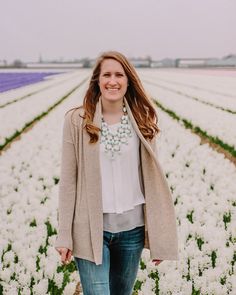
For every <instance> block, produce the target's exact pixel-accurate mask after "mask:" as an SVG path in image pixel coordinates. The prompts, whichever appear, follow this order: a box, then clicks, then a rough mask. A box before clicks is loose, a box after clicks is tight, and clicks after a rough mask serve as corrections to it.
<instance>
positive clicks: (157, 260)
mask: <svg viewBox="0 0 236 295" xmlns="http://www.w3.org/2000/svg"><path fill="white" fill-rule="evenodd" d="M162 261H163V260H159V259H153V260H152V262H154V263H155V265H158V264H160V263H161V262H162Z"/></svg>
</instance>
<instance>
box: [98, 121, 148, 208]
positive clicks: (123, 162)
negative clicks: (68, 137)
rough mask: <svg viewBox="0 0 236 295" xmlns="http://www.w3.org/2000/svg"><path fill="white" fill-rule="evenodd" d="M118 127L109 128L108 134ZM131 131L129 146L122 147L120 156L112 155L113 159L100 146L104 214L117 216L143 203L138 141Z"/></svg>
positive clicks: (111, 126)
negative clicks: (115, 214)
mask: <svg viewBox="0 0 236 295" xmlns="http://www.w3.org/2000/svg"><path fill="white" fill-rule="evenodd" d="M119 125H120V123H116V124H113V125H109V128H110V130H111V132H115V131H116V130H117V128H118V127H119ZM130 125H131V123H130ZM131 131H132V137H129V139H128V144H127V145H126V144H121V154H117V155H115V158H114V159H113V160H111V159H110V157H109V156H108V155H107V153H106V152H105V146H104V143H101V144H100V167H101V176H102V201H103V213H118V214H120V213H123V212H126V211H130V210H132V209H134V208H135V207H136V206H137V205H140V204H144V203H145V199H144V196H143V193H142V190H141V185H140V175H139V169H140V160H139V145H140V139H139V138H138V136H137V134H136V133H135V131H134V129H133V127H132V125H131ZM136 210H137V207H136ZM130 212H131V211H130Z"/></svg>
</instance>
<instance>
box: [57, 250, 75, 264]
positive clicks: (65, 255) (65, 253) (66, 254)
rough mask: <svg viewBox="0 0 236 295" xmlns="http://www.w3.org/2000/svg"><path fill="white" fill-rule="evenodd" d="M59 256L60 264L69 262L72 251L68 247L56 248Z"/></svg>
mask: <svg viewBox="0 0 236 295" xmlns="http://www.w3.org/2000/svg"><path fill="white" fill-rule="evenodd" d="M56 250H57V252H58V253H59V254H60V256H61V262H62V264H69V263H70V262H71V256H72V251H71V250H70V249H68V248H56Z"/></svg>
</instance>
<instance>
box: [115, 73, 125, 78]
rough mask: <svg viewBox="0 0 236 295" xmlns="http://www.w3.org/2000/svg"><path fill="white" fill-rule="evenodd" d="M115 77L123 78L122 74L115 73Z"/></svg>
mask: <svg viewBox="0 0 236 295" xmlns="http://www.w3.org/2000/svg"><path fill="white" fill-rule="evenodd" d="M116 76H117V77H123V76H124V75H123V74H122V73H117V74H116Z"/></svg>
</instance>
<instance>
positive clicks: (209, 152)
mask: <svg viewBox="0 0 236 295" xmlns="http://www.w3.org/2000/svg"><path fill="white" fill-rule="evenodd" d="M218 71H219V70H216V71H215V72H216V73H217V74H214V75H213V74H209V75H207V74H205V73H204V74H202V73H199V72H197V71H194V70H193V71H191V73H187V72H185V71H181V70H179V71H176V70H173V71H171V70H168V71H167V70H163V71H158V70H154V69H153V70H148V71H146V70H142V71H140V72H139V73H140V77H141V79H142V80H143V82H144V86H145V88H146V89H147V91H148V92H149V93H150V95H151V96H152V97H153V98H154V99H156V100H157V102H158V104H159V105H158V104H157V112H158V118H159V124H160V129H161V133H160V135H159V137H158V156H159V160H160V162H161V164H162V167H163V170H164V172H165V174H166V177H167V180H168V183H169V186H170V188H171V191H172V194H173V202H174V204H175V210H176V219H177V224H178V238H179V256H180V259H179V260H178V261H163V262H162V263H161V264H159V265H158V266H154V264H153V263H152V262H151V261H150V256H149V251H148V250H144V251H143V255H142V261H141V263H140V269H139V272H138V277H137V280H136V284H135V288H134V289H135V290H134V294H136V295H149V294H161V295H169V294H170V295H171V294H173V295H177V294H178V295H201V294H203V295H224V294H236V167H235V165H234V164H233V163H232V162H230V161H229V160H228V159H226V158H225V157H224V155H223V154H222V153H219V152H217V151H215V150H213V149H212V148H210V146H209V145H208V144H203V143H202V142H201V138H200V136H199V134H198V135H197V134H196V133H194V132H191V131H190V130H189V129H187V128H186V124H185V121H183V120H179V119H176V118H181V119H184V120H186V121H188V122H191V124H193V125H194V126H198V127H199V128H201V130H203V131H205V132H206V134H207V135H209V140H211V139H212V138H213V139H212V140H214V138H216V137H218V138H219V139H221V141H222V142H223V143H225V148H226V149H228V148H229V147H232V149H231V151H234V150H235V149H236V132H235V130H234V129H235V128H234V126H236V124H235V116H236V114H235V113H233V112H234V111H235V110H236V87H235V85H236V83H235V82H236V76H235V77H234V76H227V75H223V76H220V74H219V73H218ZM89 74H90V72H88V71H82V70H80V71H76V72H68V73H63V74H58V75H56V78H55V80H54V79H53V80H52V81H51V80H50V83H51V84H50V83H49V84H48V85H43V84H42V83H45V82H39V83H37V84H32V85H30V86H25V87H21V88H19V89H15V90H12V91H8V92H6V96H5V98H4V92H3V93H2V94H1V96H0V105H1V104H2V100H3V99H5V101H4V103H5V102H7V101H8V102H9V101H10V102H11V103H10V104H8V105H5V106H4V107H2V108H0V137H1V144H2V146H3V145H4V142H6V141H7V140H11V136H12V134H13V133H14V132H15V130H18V133H22V134H21V136H20V138H18V140H16V141H14V142H12V144H11V145H10V146H5V150H3V151H2V153H1V155H0V206H1V207H0V208H1V214H0V294H4V295H5V294H6V295H8V294H10V295H15V294H16V295H28V294H29V295H31V294H40V295H44V294H56V295H57V294H68V295H69V294H73V293H74V291H75V287H76V284H77V282H78V281H79V274H78V272H77V270H76V268H75V264H74V262H73V261H72V262H71V263H70V264H69V265H67V266H62V265H61V263H60V258H59V255H58V253H57V252H56V251H55V249H54V248H53V244H54V241H55V238H56V233H57V205H58V203H57V202H58V182H59V171H60V152H61V137H62V124H63V116H64V113H65V111H66V110H68V109H69V108H71V107H73V106H76V105H78V104H80V103H81V101H82V98H83V95H84V91H85V89H86V87H87V83H86V78H87V77H88V75H89ZM57 79H61V80H60V82H59V83H58V81H57ZM164 80H165V81H164ZM63 81H64V82H63ZM48 82H49V81H46V83H48ZM55 83H57V84H55ZM214 83H215V84H214ZM45 86H46V87H48V88H46V89H45ZM24 88H25V90H24ZM18 91H19V92H18ZM10 92H11V93H10ZM34 92H35V93H34ZM180 92H181V93H180ZM17 93H18V94H17ZM30 93H33V94H32V95H28V94H30ZM27 95H28V96H27ZM24 96H26V98H24V99H20V98H21V97H24ZM6 97H8V98H6ZM191 97H196V98H198V100H196V99H193V98H191ZM62 98H64V99H62ZM14 101H15V102H14ZM52 106H53V108H52ZM160 106H161V107H160ZM226 109H228V110H231V111H232V112H229V111H227V110H226ZM167 110H168V111H167ZM170 111H172V113H171V114H172V116H171V115H170ZM44 112H45V113H46V114H45V115H44V116H41V117H40V114H42V113H44ZM173 114H175V116H176V117H174V116H173ZM35 118H37V120H36V121H34V120H35ZM30 122H33V123H34V124H32V125H30V126H32V128H30V129H24V126H25V125H26V124H27V123H30ZM12 140H13V139H12ZM219 144H221V143H220V142H219ZM3 149H4V148H3ZM228 150H229V149H228ZM232 155H233V154H232Z"/></svg>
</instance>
